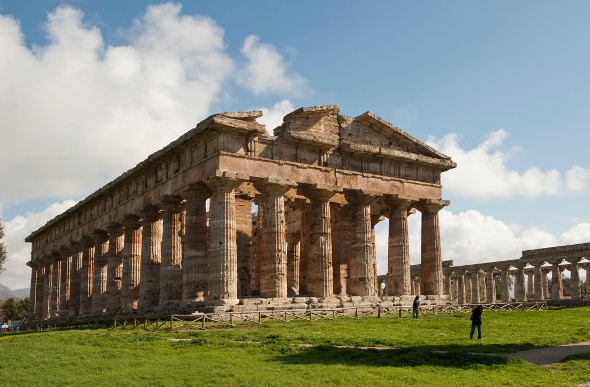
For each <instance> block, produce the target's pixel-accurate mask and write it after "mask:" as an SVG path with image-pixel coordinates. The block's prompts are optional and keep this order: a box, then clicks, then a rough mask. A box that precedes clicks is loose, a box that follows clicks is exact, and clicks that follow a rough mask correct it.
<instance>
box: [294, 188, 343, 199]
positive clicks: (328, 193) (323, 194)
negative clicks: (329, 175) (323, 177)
mask: <svg viewBox="0 0 590 387" xmlns="http://www.w3.org/2000/svg"><path fill="white" fill-rule="evenodd" d="M341 192H342V188H340V187H337V186H335V185H326V184H311V185H310V186H307V187H305V188H304V189H303V194H304V195H305V196H306V197H308V198H310V199H317V200H330V198H332V196H334V195H336V194H337V193H341Z"/></svg>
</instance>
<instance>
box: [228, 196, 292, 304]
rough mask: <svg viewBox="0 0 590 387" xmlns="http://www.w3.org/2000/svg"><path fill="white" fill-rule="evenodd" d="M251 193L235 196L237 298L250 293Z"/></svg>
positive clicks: (247, 295)
mask: <svg viewBox="0 0 590 387" xmlns="http://www.w3.org/2000/svg"><path fill="white" fill-rule="evenodd" d="M253 197H254V195H252V194H241V195H239V196H235V198H234V200H235V205H234V209H235V210H234V211H235V212H234V213H235V217H236V251H237V262H238V283H237V291H238V298H244V297H249V296H251V295H252V288H251V281H252V279H251V278H250V263H251V261H252V253H251V249H250V245H251V243H252V198H253ZM284 249H285V248H283V250H284Z"/></svg>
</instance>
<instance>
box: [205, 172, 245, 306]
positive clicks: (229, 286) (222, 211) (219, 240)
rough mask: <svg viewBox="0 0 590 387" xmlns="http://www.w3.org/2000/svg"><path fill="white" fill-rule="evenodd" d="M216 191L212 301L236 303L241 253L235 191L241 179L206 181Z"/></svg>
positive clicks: (212, 204) (212, 226)
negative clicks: (237, 235)
mask: <svg viewBox="0 0 590 387" xmlns="http://www.w3.org/2000/svg"><path fill="white" fill-rule="evenodd" d="M206 184H207V185H208V186H209V188H211V189H212V190H213V194H212V195H211V200H210V221H209V224H210V233H211V242H210V246H211V247H210V250H209V256H210V260H209V300H224V303H236V302H237V297H238V253H237V244H236V218H235V196H234V188H237V187H238V186H239V185H240V180H237V179H233V178H230V177H215V178H212V179H209V180H207V181H206Z"/></svg>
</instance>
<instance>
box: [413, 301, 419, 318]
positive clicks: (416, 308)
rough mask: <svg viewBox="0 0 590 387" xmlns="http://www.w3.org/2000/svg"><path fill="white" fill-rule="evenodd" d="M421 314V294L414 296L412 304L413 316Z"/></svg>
mask: <svg viewBox="0 0 590 387" xmlns="http://www.w3.org/2000/svg"><path fill="white" fill-rule="evenodd" d="M419 316H420V296H416V298H414V304H412V318H418V317H419Z"/></svg>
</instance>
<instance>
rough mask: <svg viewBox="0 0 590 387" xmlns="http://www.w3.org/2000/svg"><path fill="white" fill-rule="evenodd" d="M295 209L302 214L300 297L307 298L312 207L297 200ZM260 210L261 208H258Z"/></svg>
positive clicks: (304, 201) (300, 231)
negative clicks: (310, 214)
mask: <svg viewBox="0 0 590 387" xmlns="http://www.w3.org/2000/svg"><path fill="white" fill-rule="evenodd" d="M294 207H295V208H296V209H298V210H299V211H300V213H301V216H300V219H301V225H300V228H299V237H300V242H299V295H300V296H307V295H309V292H308V281H309V279H308V264H307V263H308V261H309V259H308V258H309V217H310V216H309V211H310V205H309V203H307V201H306V200H296V201H295V204H294ZM258 208H260V206H259V207H258Z"/></svg>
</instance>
